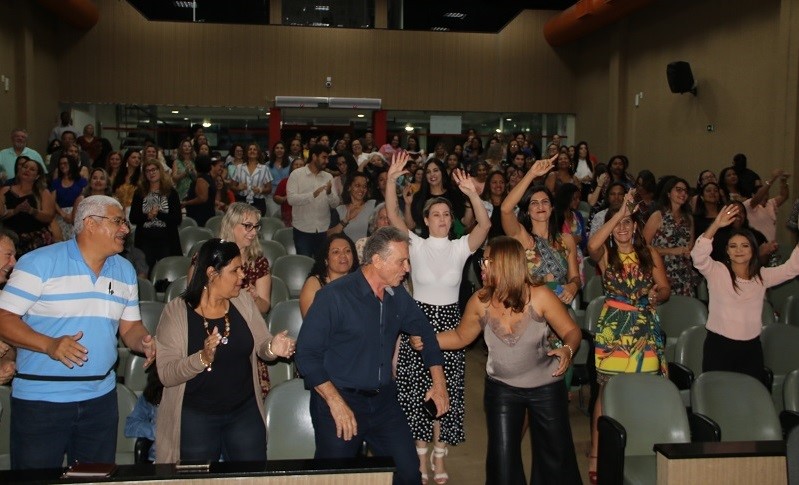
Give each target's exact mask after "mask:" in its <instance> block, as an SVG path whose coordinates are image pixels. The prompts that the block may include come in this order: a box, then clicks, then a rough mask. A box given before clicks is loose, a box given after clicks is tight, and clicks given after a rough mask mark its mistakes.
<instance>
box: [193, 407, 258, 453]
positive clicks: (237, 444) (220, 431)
mask: <svg viewBox="0 0 799 485" xmlns="http://www.w3.org/2000/svg"><path fill="white" fill-rule="evenodd" d="M220 456H221V457H222V458H223V459H224V460H225V461H265V460H266V425H265V424H264V418H263V416H261V411H260V410H259V409H258V404H257V403H256V401H255V396H253V397H251V398H250V399H248V400H247V401H245V402H244V403H242V405H241V406H239V407H238V408H236V409H234V410H233V411H231V412H229V413H227V414H210V413H204V412H202V411H199V410H197V409H192V408H190V407H186V406H183V412H182V414H181V416H180V459H181V460H209V461H219V457H220Z"/></svg>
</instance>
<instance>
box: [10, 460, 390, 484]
mask: <svg viewBox="0 0 799 485" xmlns="http://www.w3.org/2000/svg"><path fill="white" fill-rule="evenodd" d="M63 471H64V470H63V469H55V470H23V471H4V472H0V483H3V484H5V483H27V484H35V483H101V482H103V483H109V482H111V483H115V484H125V483H128V484H136V483H138V482H147V484H148V485H159V484H160V485H175V484H177V483H181V484H182V483H191V484H208V485H220V484H227V483H229V484H235V485H250V484H256V483H257V484H263V485H390V484H391V480H392V478H393V476H394V461H393V460H392V459H391V458H352V459H343V460H275V461H269V462H253V463H213V464H212V465H211V471H210V472H209V473H176V472H175V467H174V465H120V466H119V467H118V468H117V471H116V472H115V473H114V474H113V475H112V476H111V477H109V478H87V479H74V478H70V479H62V478H59V477H60V476H61V473H63Z"/></svg>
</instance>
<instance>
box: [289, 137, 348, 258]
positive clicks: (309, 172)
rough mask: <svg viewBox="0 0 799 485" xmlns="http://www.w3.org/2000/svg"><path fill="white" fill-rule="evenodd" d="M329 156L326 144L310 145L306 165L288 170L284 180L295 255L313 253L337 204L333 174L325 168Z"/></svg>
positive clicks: (311, 255) (323, 239)
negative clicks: (289, 209) (286, 179)
mask: <svg viewBox="0 0 799 485" xmlns="http://www.w3.org/2000/svg"><path fill="white" fill-rule="evenodd" d="M329 156H330V148H329V147H327V146H325V145H322V144H318V143H317V144H316V145H314V146H312V147H311V148H310V150H309V151H308V162H307V164H306V165H305V166H304V167H302V168H298V169H296V170H294V171H293V172H291V175H289V179H288V182H287V183H286V195H287V198H288V203H289V205H291V225H292V227H293V228H294V247H295V248H296V249H297V254H303V255H305V256H310V257H313V256H314V252H315V250H316V248H317V247H319V246H321V245H323V244H324V242H325V238H326V237H327V234H326V232H327V230H328V229H329V228H330V209H331V208H335V207H336V206H338V204H339V195H338V194H337V193H336V192H335V191H333V176H332V175H330V174H329V173H327V172H325V171H324V169H325V168H326V167H327V159H328V157H329Z"/></svg>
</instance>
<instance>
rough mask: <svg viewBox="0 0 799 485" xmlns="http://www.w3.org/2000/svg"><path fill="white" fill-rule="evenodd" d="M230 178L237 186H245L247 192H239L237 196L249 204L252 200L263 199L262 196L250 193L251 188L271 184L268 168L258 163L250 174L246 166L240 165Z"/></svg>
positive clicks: (270, 174)
mask: <svg viewBox="0 0 799 485" xmlns="http://www.w3.org/2000/svg"><path fill="white" fill-rule="evenodd" d="M232 178H233V180H235V181H236V183H238V184H247V190H240V191H239V196H240V197H244V198H245V199H246V200H247V203H248V204H251V203H252V201H253V199H263V198H264V194H256V193H255V192H253V191H252V188H253V187H261V188H263V187H264V186H265V185H266V184H268V183H269V182H271V181H272V172H270V171H269V167H268V166H266V165H263V164H260V163H259V164H258V165H256V166H255V171H254V172H253V173H252V174H251V173H250V170H249V169H248V168H247V164H246V163H242V164H241V165H239V166H238V167H236V171H235V172H233V177H232Z"/></svg>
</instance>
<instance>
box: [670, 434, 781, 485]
mask: <svg viewBox="0 0 799 485" xmlns="http://www.w3.org/2000/svg"><path fill="white" fill-rule="evenodd" d="M654 449H655V453H656V454H657V467H658V485H677V484H679V485H690V484H697V485H699V484H702V485H704V484H708V483H723V484H725V485H736V484H741V485H751V484H757V485H772V484H773V485H785V484H786V483H788V470H787V467H786V463H785V442H784V441H728V442H717V443H673V444H658V445H655V448H654Z"/></svg>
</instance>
